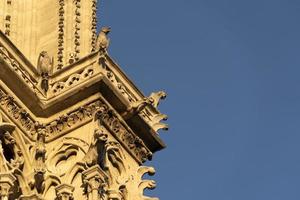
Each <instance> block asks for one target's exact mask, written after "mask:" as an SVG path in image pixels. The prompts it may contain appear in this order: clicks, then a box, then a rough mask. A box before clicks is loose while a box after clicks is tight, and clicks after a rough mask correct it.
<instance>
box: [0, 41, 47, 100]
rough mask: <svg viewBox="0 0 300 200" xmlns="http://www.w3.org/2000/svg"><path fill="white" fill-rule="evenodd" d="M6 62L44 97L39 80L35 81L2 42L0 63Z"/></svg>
mask: <svg viewBox="0 0 300 200" xmlns="http://www.w3.org/2000/svg"><path fill="white" fill-rule="evenodd" d="M1 61H2V62H5V63H6V64H7V65H8V66H9V67H10V68H11V70H12V71H14V72H15V74H16V75H17V76H18V77H19V78H20V79H21V80H23V81H24V83H25V84H26V85H27V86H28V87H29V88H30V89H31V90H32V91H33V92H34V93H36V94H37V95H39V96H41V97H44V94H43V92H42V91H41V90H40V89H39V88H38V86H37V84H38V82H37V81H33V78H32V77H30V75H29V73H28V72H27V71H26V70H24V69H23V68H22V67H21V64H20V63H19V62H18V61H17V60H16V59H15V58H14V57H13V56H12V55H11V54H9V52H8V51H7V49H6V48H5V47H4V46H2V45H1V43H0V63H1Z"/></svg>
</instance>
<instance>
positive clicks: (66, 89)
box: [0, 31, 164, 151]
mask: <svg viewBox="0 0 300 200" xmlns="http://www.w3.org/2000/svg"><path fill="white" fill-rule="evenodd" d="M0 64H1V71H0V78H1V79H2V80H3V82H4V83H5V84H6V85H7V86H8V87H9V88H10V90H12V92H13V93H15V94H16V96H18V97H19V98H20V100H21V101H22V103H24V105H25V106H26V107H28V108H29V110H30V111H31V112H32V113H33V114H34V115H35V116H37V117H42V118H45V117H47V118H49V117H51V116H52V115H53V114H54V113H56V112H60V111H62V110H64V109H66V108H67V107H70V106H72V105H73V104H74V103H76V102H79V101H82V100H84V99H86V98H88V97H89V96H92V95H94V94H96V93H98V92H101V93H102V94H103V96H104V98H105V99H107V100H109V102H110V103H111V104H112V106H113V107H114V108H115V109H116V111H117V112H118V113H121V112H124V111H126V109H127V108H128V107H130V104H131V103H133V102H136V101H139V100H141V99H143V98H145V96H144V95H143V94H142V93H141V92H140V91H139V90H138V89H137V88H136V87H135V85H134V84H133V83H132V82H131V81H130V80H129V79H128V78H127V76H126V75H125V74H124V73H123V71H122V70H121V69H120V68H119V67H118V65H117V64H116V63H115V62H114V61H113V60H112V59H111V58H110V57H109V56H108V55H105V56H100V55H99V54H98V53H92V54H90V55H88V56H86V57H85V58H82V59H81V60H79V61H78V62H76V63H73V64H72V65H70V66H66V67H64V68H63V69H62V70H59V71H56V72H54V74H53V75H52V76H51V77H50V79H49V86H50V88H49V90H48V92H47V93H45V92H44V91H42V90H41V88H40V86H39V84H40V77H39V76H38V75H37V71H36V69H35V67H33V65H32V64H30V62H29V61H28V60H26V58H25V57H24V56H23V55H22V54H21V52H20V51H19V50H18V49H17V48H16V47H15V46H14V45H13V44H12V43H11V42H10V41H9V40H8V39H7V38H6V36H5V35H4V34H3V33H2V32H1V31H0ZM0 85H1V84H0ZM99 89H100V91H99ZM83 90H84V92H83ZM24 92H25V93H26V94H27V95H21V94H23V93H24ZM83 93H84V95H83ZM22 98H24V99H22ZM62 102H64V103H63V104H62ZM58 104H59V105H60V106H55V105H58ZM159 114H160V113H159V111H158V110H157V109H156V108H155V107H153V106H151V105H147V106H146V107H145V109H144V110H143V111H142V112H141V113H139V114H138V115H137V116H138V118H139V119H138V120H139V121H142V122H143V123H144V125H146V128H145V130H142V131H139V132H145V133H143V134H144V135H147V136H146V137H147V138H148V139H149V138H151V139H150V140H149V141H148V142H150V143H151V142H154V143H155V145H154V146H155V147H154V149H152V151H156V150H160V149H161V148H163V147H164V144H163V142H162V141H161V140H160V138H159V137H158V136H157V133H156V131H157V130H155V129H154V128H153V126H152V124H154V123H153V122H152V121H153V120H154V118H155V117H156V116H157V115H159ZM26 123H27V122H26ZM26 125H27V126H30V125H28V124H26ZM27 129H30V128H29V127H27ZM149 130H150V132H149ZM26 131H29V132H31V130H26ZM146 132H148V133H146ZM142 138H143V137H142ZM148 142H147V143H148ZM147 146H148V145H147ZM149 146H151V145H149Z"/></svg>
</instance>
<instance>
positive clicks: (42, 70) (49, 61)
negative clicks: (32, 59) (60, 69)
mask: <svg viewBox="0 0 300 200" xmlns="http://www.w3.org/2000/svg"><path fill="white" fill-rule="evenodd" d="M37 71H38V73H39V75H40V76H41V78H42V80H41V88H42V89H43V90H44V92H47V91H48V89H49V77H50V76H51V74H52V72H53V58H51V57H50V56H49V54H48V52H47V51H42V52H41V53H40V55H39V58H38V63H37Z"/></svg>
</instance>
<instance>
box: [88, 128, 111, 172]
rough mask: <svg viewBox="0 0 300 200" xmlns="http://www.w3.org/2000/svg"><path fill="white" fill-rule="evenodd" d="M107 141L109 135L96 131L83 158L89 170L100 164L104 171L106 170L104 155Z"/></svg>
mask: <svg viewBox="0 0 300 200" xmlns="http://www.w3.org/2000/svg"><path fill="white" fill-rule="evenodd" d="M106 141H107V135H106V134H104V133H103V132H101V131H100V130H98V129H96V130H95V132H94V137H93V140H92V142H91V145H90V147H89V150H88V151H87V153H86V155H85V156H84V158H83V163H85V165H86V167H87V168H89V167H92V166H94V165H96V164H99V165H100V167H101V168H102V169H103V168H104V166H103V163H104V161H103V158H104V155H103V154H104V153H105V143H106Z"/></svg>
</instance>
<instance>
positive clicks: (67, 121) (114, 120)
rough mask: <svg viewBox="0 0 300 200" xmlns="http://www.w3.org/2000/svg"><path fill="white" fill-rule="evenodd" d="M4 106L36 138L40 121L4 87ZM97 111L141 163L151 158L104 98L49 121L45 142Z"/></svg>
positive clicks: (1, 95)
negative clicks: (22, 106)
mask: <svg viewBox="0 0 300 200" xmlns="http://www.w3.org/2000/svg"><path fill="white" fill-rule="evenodd" d="M0 107H2V108H3V109H4V110H6V111H7V113H8V114H9V115H10V116H11V117H12V119H14V120H15V121H16V122H18V124H19V125H20V126H21V128H22V129H23V130H24V132H25V133H27V136H28V137H30V138H32V140H35V138H34V136H35V135H36V134H37V132H36V129H35V124H36V121H35V120H34V119H33V117H31V116H30V114H29V113H27V112H26V111H25V110H24V109H23V108H21V107H20V106H19V105H18V104H17V103H16V102H15V101H14V99H13V98H12V97H10V96H9V95H7V94H6V93H4V91H3V90H1V89H0ZM94 114H95V115H96V118H97V119H98V120H99V122H100V123H101V124H102V125H103V126H105V127H106V128H107V129H108V130H109V131H110V132H111V133H112V134H113V135H114V136H115V137H116V138H117V139H118V140H119V141H120V142H121V144H122V145H123V146H124V147H125V148H126V149H127V150H128V151H129V152H130V153H131V154H132V155H133V156H134V158H136V159H137V161H138V162H139V163H143V162H145V161H146V160H147V159H151V156H152V153H151V152H150V151H149V149H148V148H147V147H146V145H145V144H144V142H143V141H142V140H141V139H140V138H139V137H138V136H137V135H135V134H134V133H133V132H132V131H131V130H130V128H129V127H128V126H125V125H124V124H125V123H123V122H121V121H120V119H119V117H118V116H117V115H116V112H115V111H113V110H112V109H111V108H109V107H108V106H107V105H106V103H105V102H104V101H103V100H96V101H94V102H91V103H89V104H86V105H85V106H83V107H80V108H77V109H76V110H75V111H72V112H70V113H67V114H66V115H63V116H60V117H59V118H57V119H56V120H54V121H52V122H49V123H46V124H45V134H46V138H45V141H46V142H49V141H52V140H54V139H55V138H57V137H60V136H62V135H63V134H66V133H68V130H72V129H73V128H74V127H76V126H80V125H82V124H84V123H86V122H87V121H90V120H92V119H93V116H94Z"/></svg>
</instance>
